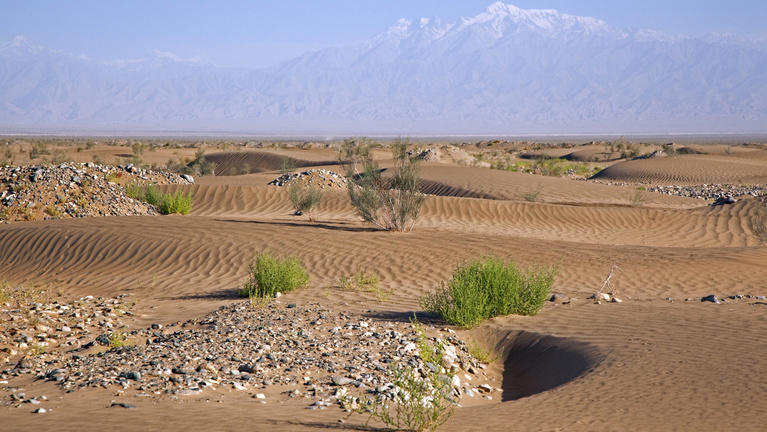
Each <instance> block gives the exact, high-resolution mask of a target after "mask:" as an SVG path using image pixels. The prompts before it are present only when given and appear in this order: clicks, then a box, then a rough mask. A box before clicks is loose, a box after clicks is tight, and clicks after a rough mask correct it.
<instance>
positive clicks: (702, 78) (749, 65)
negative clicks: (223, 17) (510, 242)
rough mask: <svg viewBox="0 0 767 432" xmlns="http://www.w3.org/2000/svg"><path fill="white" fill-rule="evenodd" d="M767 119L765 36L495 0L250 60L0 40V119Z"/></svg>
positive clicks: (757, 126)
mask: <svg viewBox="0 0 767 432" xmlns="http://www.w3.org/2000/svg"><path fill="white" fill-rule="evenodd" d="M14 128H15V129H39V130H45V129H78V130H110V129H112V130H128V129H138V130H144V131H152V130H164V131H173V130H177V131H190V130H192V131H211V132H215V131H231V130H237V131H243V132H263V133H272V132H274V133H276V132H283V133H326V132H335V133H349V134H352V133H393V134H408V133H413V134H415V133H434V134H450V133H486V134H514V133H589V132H591V133H611V132H648V133H665V132H706V133H717V132H756V133H759V132H767V45H766V44H765V42H764V41H754V40H747V39H740V38H737V37H732V36H726V35H725V36H707V37H705V38H691V37H683V36H669V35H665V34H663V33H659V32H654V31H648V30H638V31H623V30H618V29H614V28H612V27H610V26H609V25H608V24H607V23H605V22H603V21H600V20H597V19H594V18H589V17H579V16H573V15H567V14H562V13H559V12H557V11H554V10H525V9H520V8H517V7H515V6H513V5H507V4H504V3H501V2H497V3H493V4H492V5H490V6H489V7H488V8H487V9H486V10H485V11H483V12H482V13H480V14H478V15H476V16H474V17H470V18H463V19H460V20H458V21H457V22H453V23H443V22H442V21H441V20H440V19H421V20H418V21H410V20H405V19H402V20H400V21H398V22H397V23H395V24H394V25H393V26H391V27H390V28H389V29H387V30H386V31H384V32H382V33H380V34H378V35H377V36H374V37H373V38H371V39H370V40H368V41H366V42H363V43H360V44H356V45H351V46H342V47H334V48H328V49H324V50H320V51H316V52H310V53H307V54H305V55H302V56H300V57H297V58H295V59H293V60H290V61H287V62H284V63H282V64H279V65H276V66H273V67H270V68H265V69H259V70H246V69H233V68H220V67H216V66H213V65H210V64H205V63H202V62H199V61H195V60H183V59H179V58H177V57H175V56H173V55H172V54H170V53H163V52H156V55H155V57H153V58H150V59H138V60H125V61H117V62H111V63H100V62H95V61H92V60H89V59H87V58H85V57H76V56H73V55H69V54H67V53H62V52H58V51H53V50H49V49H46V48H43V47H39V46H36V45H34V44H31V43H29V42H28V41H26V40H24V39H23V38H16V39H14V40H13V41H10V42H8V43H5V44H0V129H6V130H11V129H14Z"/></svg>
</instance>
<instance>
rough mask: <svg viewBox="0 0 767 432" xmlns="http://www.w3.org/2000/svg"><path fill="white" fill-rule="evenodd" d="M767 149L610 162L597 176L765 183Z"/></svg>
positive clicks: (676, 181) (665, 181) (647, 180)
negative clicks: (611, 163) (729, 153)
mask: <svg viewBox="0 0 767 432" xmlns="http://www.w3.org/2000/svg"><path fill="white" fill-rule="evenodd" d="M766 155H767V152H765V151H740V152H736V153H734V154H732V155H728V154H723V155H719V154H717V155H707V154H706V155H697V154H696V155H679V156H674V157H665V158H653V159H640V160H631V161H626V162H621V163H617V164H615V165H612V166H610V167H608V168H606V169H605V170H603V171H602V172H600V173H599V174H598V175H596V176H595V177H596V178H599V179H605V180H621V181H631V182H645V183H658V184H687V183H690V184H701V183H709V184H710V183H733V184H740V183H748V184H755V183H765V181H767V156H766Z"/></svg>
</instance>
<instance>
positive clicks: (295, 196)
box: [288, 180, 322, 221]
mask: <svg viewBox="0 0 767 432" xmlns="http://www.w3.org/2000/svg"><path fill="white" fill-rule="evenodd" d="M288 198H290V202H291V203H292V204H293V208H294V209H295V211H296V212H295V214H296V215H297V216H300V215H302V214H304V213H306V214H307V215H308V216H309V220H310V221H314V217H313V216H312V209H313V208H314V207H315V206H316V205H317V204H319V203H320V201H321V200H322V190H321V189H318V188H317V187H315V186H309V185H308V184H305V183H304V182H302V181H300V180H294V181H293V182H291V183H290V186H288Z"/></svg>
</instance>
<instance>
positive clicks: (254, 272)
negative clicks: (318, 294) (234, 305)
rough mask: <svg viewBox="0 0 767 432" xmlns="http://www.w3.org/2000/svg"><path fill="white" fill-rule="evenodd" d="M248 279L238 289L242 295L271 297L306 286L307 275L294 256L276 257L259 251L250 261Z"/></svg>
mask: <svg viewBox="0 0 767 432" xmlns="http://www.w3.org/2000/svg"><path fill="white" fill-rule="evenodd" d="M248 272H249V277H248V281H247V282H245V285H243V287H242V288H241V289H240V295H241V296H243V297H253V296H256V297H271V296H273V295H274V294H275V293H277V292H283V293H284V292H289V291H293V290H295V289H297V288H301V287H304V286H306V284H307V283H308V282H309V275H308V274H307V273H306V270H304V268H303V267H301V264H300V263H299V262H298V259H297V258H295V257H286V258H277V257H274V256H272V254H270V253H269V252H263V253H259V254H257V255H256V256H255V258H254V259H253V261H252V262H251V263H250V266H249V269H248Z"/></svg>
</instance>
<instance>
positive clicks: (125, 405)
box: [110, 402, 136, 409]
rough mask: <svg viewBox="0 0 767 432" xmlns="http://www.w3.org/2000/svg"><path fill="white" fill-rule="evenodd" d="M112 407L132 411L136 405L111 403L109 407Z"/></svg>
mask: <svg viewBox="0 0 767 432" xmlns="http://www.w3.org/2000/svg"><path fill="white" fill-rule="evenodd" d="M112 407H120V408H126V409H133V408H136V405H131V404H127V403H125V402H112V405H110V408H112Z"/></svg>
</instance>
